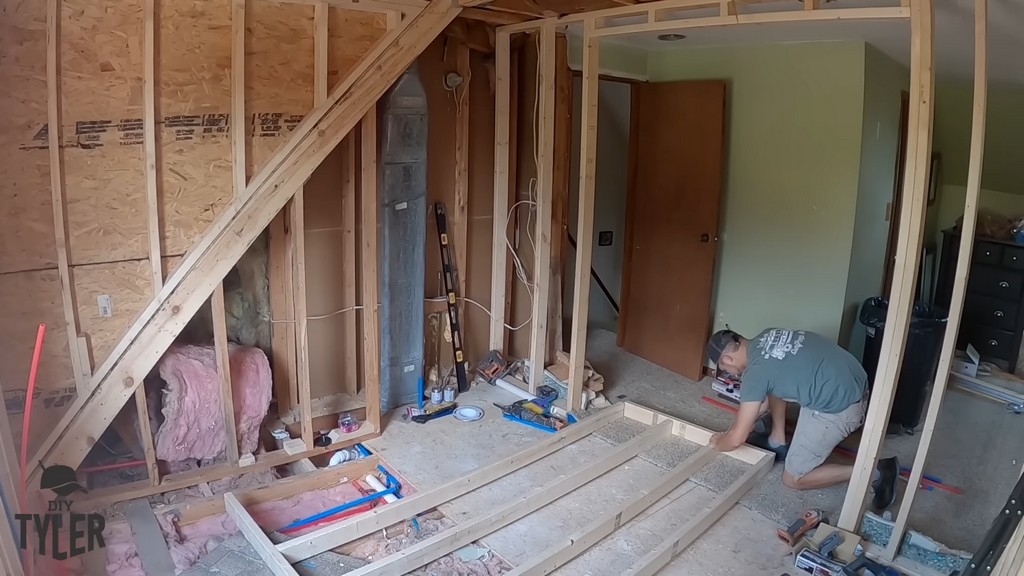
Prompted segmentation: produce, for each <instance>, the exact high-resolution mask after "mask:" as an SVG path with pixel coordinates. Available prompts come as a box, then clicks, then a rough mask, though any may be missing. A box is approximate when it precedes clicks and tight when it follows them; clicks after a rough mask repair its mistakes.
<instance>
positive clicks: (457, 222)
mask: <svg viewBox="0 0 1024 576" xmlns="http://www.w3.org/2000/svg"><path fill="white" fill-rule="evenodd" d="M455 69H456V70H457V71H458V73H459V76H461V77H462V86H460V87H459V88H458V89H457V92H456V96H455V97H456V100H457V104H456V106H455V113H456V118H455V206H453V210H452V211H451V217H452V231H453V232H454V233H455V234H454V243H455V274H456V278H457V279H458V295H459V298H465V297H466V296H467V295H468V294H467V293H466V279H467V278H469V267H468V263H469V258H468V255H469V113H470V110H469V108H470V106H469V103H470V100H471V98H469V83H470V78H471V77H472V72H471V71H470V68H469V46H468V45H466V43H465V42H458V43H456V44H455ZM465 307H466V306H465V303H464V301H462V300H460V301H459V303H458V308H459V318H465V317H466V315H465V314H464V313H463V311H464V310H465Z"/></svg>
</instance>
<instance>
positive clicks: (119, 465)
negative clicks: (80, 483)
mask: <svg viewBox="0 0 1024 576" xmlns="http://www.w3.org/2000/svg"><path fill="white" fill-rule="evenodd" d="M145 465H146V461H145V460H132V461H131V462H118V463H116V464H103V465H100V466H89V467H86V468H79V469H78V472H80V473H82V474H89V473H90V472H106V471H108V470H121V469H122V468H137V467H139V466H145Z"/></svg>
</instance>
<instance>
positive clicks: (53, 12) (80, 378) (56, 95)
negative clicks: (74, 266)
mask: <svg viewBox="0 0 1024 576" xmlns="http://www.w3.org/2000/svg"><path fill="white" fill-rule="evenodd" d="M60 21H61V2H60V0H48V1H47V3H46V92H47V96H46V125H47V127H48V132H47V142H46V146H47V150H48V151H49V158H50V203H51V207H52V210H53V234H54V244H55V246H56V248H57V273H58V275H59V276H60V288H61V292H60V293H61V304H62V305H63V308H64V323H65V325H66V327H67V339H68V349H69V350H70V351H71V354H70V356H71V368H72V370H73V372H74V377H75V387H76V388H77V389H78V394H79V396H80V397H81V395H83V394H85V393H87V392H88V388H89V386H90V383H89V373H88V370H87V369H86V367H85V366H83V365H82V352H81V350H80V349H79V347H78V318H77V316H75V300H74V296H73V295H72V293H71V290H72V279H71V268H70V259H69V257H68V233H69V232H68V221H67V206H66V205H65V190H64V155H63V152H62V151H61V147H60V144H61V137H62V135H63V128H62V127H63V124H62V122H63V117H62V113H61V81H60V76H61V58H60V35H61V25H60ZM22 441H23V442H25V441H27V439H22Z"/></svg>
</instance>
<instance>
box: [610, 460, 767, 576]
mask: <svg viewBox="0 0 1024 576" xmlns="http://www.w3.org/2000/svg"><path fill="white" fill-rule="evenodd" d="M774 461H775V460H774V458H773V457H771V456H768V455H767V454H766V455H765V456H764V457H763V458H762V459H761V461H760V462H758V463H756V464H753V465H752V466H751V467H750V468H749V469H747V470H746V471H745V472H744V473H743V475H742V476H740V477H739V478H738V479H736V481H735V482H733V483H732V484H730V485H729V487H728V488H726V489H725V491H724V492H722V493H721V494H719V495H718V496H716V497H715V498H714V499H713V500H712V501H711V502H710V503H708V505H707V507H705V508H704V510H703V511H701V512H700V513H699V514H698V515H697V516H695V517H693V518H692V519H690V521H689V522H687V523H686V524H684V525H683V526H681V527H680V528H679V529H678V530H677V531H675V532H674V533H672V534H670V535H668V536H667V537H666V538H665V541H664V542H662V544H660V545H659V546H658V547H657V548H655V549H654V550H652V551H651V552H649V553H648V554H647V555H645V556H644V557H643V558H641V559H640V560H639V561H638V562H637V564H636V565H635V566H633V568H631V569H630V570H629V572H627V573H626V576H654V575H655V574H657V573H658V571H659V570H661V569H662V568H664V567H665V565H667V564H668V563H669V562H671V561H672V559H673V558H675V556H676V555H677V554H679V553H680V552H682V551H683V550H685V549H686V548H687V547H688V546H689V545H690V544H693V542H694V541H695V540H696V539H697V538H700V536H701V535H702V534H704V532H707V530H708V528H710V527H711V526H713V525H714V524H715V522H718V520H719V519H721V518H722V516H724V515H725V513H726V512H728V511H729V510H730V509H731V508H732V507H733V506H734V505H735V504H736V503H737V502H739V500H740V498H742V497H743V496H744V495H745V494H746V493H747V492H749V491H750V489H751V488H753V487H754V484H757V482H758V481H759V480H761V478H763V477H764V475H765V474H767V473H768V471H769V470H771V468H772V464H773V463H774Z"/></svg>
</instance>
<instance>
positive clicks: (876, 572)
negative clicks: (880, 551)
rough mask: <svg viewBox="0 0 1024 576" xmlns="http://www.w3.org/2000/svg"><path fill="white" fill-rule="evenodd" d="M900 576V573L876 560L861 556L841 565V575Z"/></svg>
mask: <svg viewBox="0 0 1024 576" xmlns="http://www.w3.org/2000/svg"><path fill="white" fill-rule="evenodd" d="M861 574H864V575H866V576H900V573H899V572H898V571H896V570H895V569H893V568H889V567H887V566H882V565H881V564H879V563H878V562H875V561H874V560H872V559H870V558H868V557H867V556H861V557H860V558H857V559H856V560H854V561H853V562H850V563H849V564H847V565H846V566H843V576H861Z"/></svg>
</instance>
